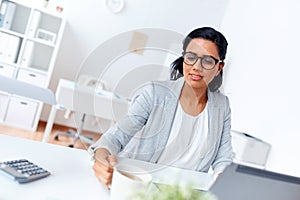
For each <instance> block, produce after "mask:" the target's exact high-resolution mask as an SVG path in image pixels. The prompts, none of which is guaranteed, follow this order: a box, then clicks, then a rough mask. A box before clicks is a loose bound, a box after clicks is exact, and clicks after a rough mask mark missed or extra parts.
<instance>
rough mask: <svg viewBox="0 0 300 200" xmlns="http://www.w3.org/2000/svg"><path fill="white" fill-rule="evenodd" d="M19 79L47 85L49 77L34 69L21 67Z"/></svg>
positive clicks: (41, 85)
mask: <svg viewBox="0 0 300 200" xmlns="http://www.w3.org/2000/svg"><path fill="white" fill-rule="evenodd" d="M17 79H18V80H20V81H24V82H26V83H30V84H33V85H36V86H39V87H44V86H46V81H47V77H46V75H44V74H39V73H36V72H32V71H27V70H25V69H20V70H19V72H18V76H17Z"/></svg>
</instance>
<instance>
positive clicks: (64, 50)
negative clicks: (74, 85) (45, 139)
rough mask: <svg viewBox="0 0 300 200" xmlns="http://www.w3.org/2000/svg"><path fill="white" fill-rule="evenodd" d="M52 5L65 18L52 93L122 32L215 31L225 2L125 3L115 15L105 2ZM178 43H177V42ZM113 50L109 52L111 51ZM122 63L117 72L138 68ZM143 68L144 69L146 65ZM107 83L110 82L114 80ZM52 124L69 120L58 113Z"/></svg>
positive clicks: (70, 0)
mask: <svg viewBox="0 0 300 200" xmlns="http://www.w3.org/2000/svg"><path fill="white" fill-rule="evenodd" d="M56 2H60V5H61V6H62V7H63V8H64V10H63V13H62V14H63V15H64V16H65V17H66V19H67V22H68V24H67V27H66V31H65V34H64V36H63V41H62V45H61V49H60V51H59V55H58V59H57V63H56V66H55V70H54V73H53V79H52V80H51V83H50V88H51V89H52V90H53V91H55V90H56V87H57V84H58V80H59V79H60V78H67V79H71V80H74V79H75V77H76V75H77V73H78V72H79V71H80V70H81V67H82V66H81V65H82V64H83V63H84V62H85V61H86V60H85V59H87V58H88V57H89V56H90V55H91V54H92V53H93V51H94V50H95V49H96V48H97V47H99V46H100V45H102V44H103V43H104V42H106V41H108V40H110V39H111V38H112V37H114V36H116V35H119V34H121V33H124V32H126V31H130V30H133V29H143V28H162V29H168V30H170V31H174V32H178V33H180V34H183V35H185V34H186V33H188V32H189V31H191V30H192V29H194V28H196V27H200V26H204V25H210V26H213V27H215V28H219V27H220V24H221V21H222V17H223V15H224V12H225V8H226V6H227V3H228V0H225V1H224V0H214V1H211V0H201V1H198V0H186V1H173V0H164V1H160V0H151V1H150V0H143V1H141V0H130V1H127V0H125V2H126V5H125V8H124V10H123V11H122V12H121V13H118V14H113V13H111V12H110V11H109V10H108V9H107V8H106V7H105V0H100V1H99V0H85V1H73V0H64V1H58V0H56ZM129 42H130V41H128V43H129ZM178 42H179V43H181V41H178ZM114 50H115V49H111V51H114ZM156 54H157V52H156ZM144 55H148V56H150V58H151V57H152V58H153V55H154V54H151V53H148V54H147V53H146V54H144ZM151 55H152V56H151ZM102 56H103V57H101V56H99V60H98V61H97V60H95V61H93V62H94V65H97V64H98V62H99V63H100V61H101V59H104V58H105V56H106V55H102ZM131 57H135V58H137V57H138V56H136V55H131ZM124 59H127V62H125V63H122V65H120V66H119V67H120V68H121V67H122V68H121V69H124V68H125V69H128V70H129V71H132V70H134V69H133V68H134V67H135V66H137V65H138V64H139V63H138V64H137V63H134V62H130V59H129V58H128V57H127V58H124ZM146 59H147V58H146ZM156 59H157V58H156ZM132 60H134V59H132ZM151 62H152V63H154V64H158V63H157V62H160V64H165V61H164V59H162V58H161V59H160V60H159V61H157V60H156V61H151ZM140 63H141V62H140ZM145 64H146V65H147V64H149V62H147V63H144V65H145ZM97 67H99V68H101V67H103V66H99V64H98V66H97ZM107 79H108V80H111V82H113V81H112V80H114V76H111V77H108V78H107ZM48 112H49V107H45V109H44V110H43V113H42V119H44V120H46V119H47V116H48ZM56 122H57V123H60V124H61V123H64V124H68V125H72V124H73V120H72V119H70V120H65V119H64V118H63V117H62V114H61V113H60V112H59V114H58V115H57V117H56ZM86 128H87V129H90V130H96V129H97V127H94V128H93V127H92V125H91V124H90V125H88V127H86Z"/></svg>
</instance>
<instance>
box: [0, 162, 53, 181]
mask: <svg viewBox="0 0 300 200" xmlns="http://www.w3.org/2000/svg"><path fill="white" fill-rule="evenodd" d="M0 169H1V170H2V171H4V172H6V173H8V174H10V175H11V176H13V177H14V179H15V180H17V181H18V182H20V183H25V182H30V181H33V180H36V179H40V178H43V177H46V176H48V175H50V173H49V172H48V171H47V170H45V169H43V168H41V167H39V166H37V165H36V164H34V163H32V162H30V161H28V160H27V159H19V160H11V161H5V162H2V163H0Z"/></svg>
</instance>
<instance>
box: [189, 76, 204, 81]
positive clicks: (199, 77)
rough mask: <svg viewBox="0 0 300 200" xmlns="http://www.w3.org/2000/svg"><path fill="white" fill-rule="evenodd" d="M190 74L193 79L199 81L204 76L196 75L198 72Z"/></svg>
mask: <svg viewBox="0 0 300 200" xmlns="http://www.w3.org/2000/svg"><path fill="white" fill-rule="evenodd" d="M189 75H190V77H191V79H192V80H193V81H199V80H201V79H202V78H203V76H201V75H196V74H189Z"/></svg>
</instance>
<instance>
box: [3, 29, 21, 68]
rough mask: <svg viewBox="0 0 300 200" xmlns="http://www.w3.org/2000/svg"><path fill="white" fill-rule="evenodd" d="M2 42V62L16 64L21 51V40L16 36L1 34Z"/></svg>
mask: <svg viewBox="0 0 300 200" xmlns="http://www.w3.org/2000/svg"><path fill="white" fill-rule="evenodd" d="M0 41H1V45H0V61H3V62H7V63H16V60H17V57H18V54H19V50H20V38H19V37H17V36H14V35H10V34H6V33H1V34H0Z"/></svg>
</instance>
